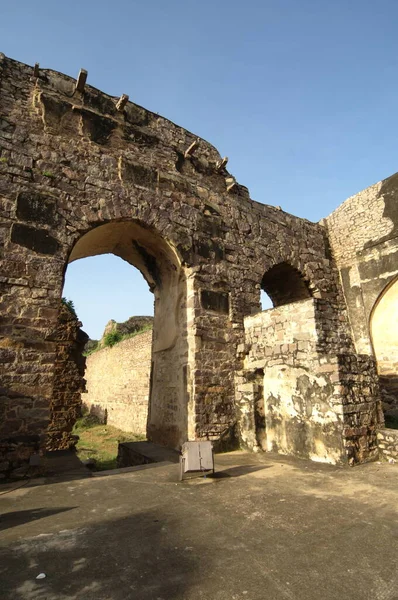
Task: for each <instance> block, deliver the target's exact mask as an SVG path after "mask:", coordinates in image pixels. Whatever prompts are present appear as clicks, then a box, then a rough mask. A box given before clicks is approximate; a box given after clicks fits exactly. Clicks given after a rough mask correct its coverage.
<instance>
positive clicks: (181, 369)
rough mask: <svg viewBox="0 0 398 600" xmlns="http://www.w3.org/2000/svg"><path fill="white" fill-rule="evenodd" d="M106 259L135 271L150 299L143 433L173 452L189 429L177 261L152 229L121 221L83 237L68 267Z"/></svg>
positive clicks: (180, 279)
mask: <svg viewBox="0 0 398 600" xmlns="http://www.w3.org/2000/svg"><path fill="white" fill-rule="evenodd" d="M109 253H112V254H115V255H116V256H119V257H120V258H122V259H123V260H125V261H127V262H128V263H130V264H131V265H133V266H134V267H136V268H137V269H139V270H140V271H141V273H142V274H143V276H144V278H145V279H146V281H147V283H148V285H149V287H150V289H151V291H152V292H153V294H154V327H153V341H152V364H151V386H150V399H149V410H148V424H147V433H148V438H149V439H151V440H152V441H154V442H157V443H160V444H164V445H167V446H170V447H176V448H177V447H179V445H180V444H181V443H182V442H183V441H185V440H186V439H187V423H188V401H187V400H188V389H187V385H188V382H187V377H186V372H187V357H188V348H187V335H186V318H185V317H184V316H183V315H184V310H182V309H183V307H185V303H186V280H185V276H184V272H183V269H181V264H180V260H179V257H178V255H177V253H176V251H175V249H174V248H173V247H172V245H171V244H170V243H168V242H166V241H165V240H164V239H163V238H162V237H161V236H160V235H159V234H158V233H157V232H155V231H154V230H153V229H148V228H147V227H144V226H143V225H142V224H140V223H138V222H136V221H133V220H123V221H111V222H109V223H105V224H102V225H99V226H97V227H95V228H93V229H91V230H90V231H88V232H87V233H85V234H84V235H83V236H82V237H81V238H80V239H79V240H78V241H77V242H76V244H75V245H74V247H73V249H72V251H71V253H70V256H69V261H68V263H71V262H73V261H75V260H78V259H82V258H86V257H88V256H96V255H100V254H109ZM104 278H106V273H104Z"/></svg>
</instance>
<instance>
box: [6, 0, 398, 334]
mask: <svg viewBox="0 0 398 600" xmlns="http://www.w3.org/2000/svg"><path fill="white" fill-rule="evenodd" d="M397 28H398V2H397V1H396V0H378V1H376V0H333V1H332V0H262V1H260V0H246V2H242V1H237V0H201V1H196V2H194V1H193V0H168V1H166V0H163V1H162V0H141V1H134V0H118V2H114V3H111V2H109V1H107V2H104V1H103V0H96V1H95V2H94V1H92V0H84V1H79V2H77V1H76V0H69V1H68V2H56V1H55V0H52V1H51V2H49V1H47V0H37V2H32V1H29V2H28V1H27V0H15V2H13V3H12V2H8V3H5V2H3V3H2V7H1V16H0V51H2V52H4V53H5V54H6V55H7V56H10V57H12V58H15V59H17V60H20V61H22V62H26V63H28V64H34V63H35V62H39V63H40V65H41V66H42V67H43V68H45V67H48V68H53V69H55V70H58V71H62V72H65V73H67V74H69V75H72V76H76V75H77V73H78V71H79V69H80V68H81V67H83V68H85V69H87V70H88V73H89V75H88V82H89V83H90V84H92V85H94V86H95V87H98V88H100V89H102V90H103V91H105V92H107V93H109V94H112V95H118V94H122V93H126V94H129V96H130V99H131V100H132V101H134V102H136V103H138V104H141V105H143V106H145V107H146V108H149V109H150V110H153V111H155V112H158V113H160V114H162V115H164V116H165V117H167V118H169V119H171V120H172V121H175V122H176V123H178V124H179V125H181V126H183V127H185V128H187V129H189V130H191V131H193V132H194V133H196V134H198V135H199V136H201V137H203V138H205V139H207V140H208V141H209V142H211V143H213V144H214V145H215V146H216V147H217V148H218V150H219V151H220V153H221V154H222V155H223V156H224V155H227V156H228V157H229V159H230V160H229V165H228V168H229V170H230V171H231V172H232V173H233V174H234V175H235V177H236V178H237V179H238V181H239V182H241V183H242V184H244V185H246V186H247V187H248V188H249V190H250V193H251V197H252V198H253V199H255V200H257V201H259V202H264V203H268V204H274V205H280V206H282V208H283V209H284V210H286V211H288V212H291V213H293V214H296V215H299V216H301V217H306V218H308V219H310V220H313V221H317V220H319V219H320V218H321V217H323V216H326V215H327V214H329V213H330V212H332V210H333V209H334V208H336V207H337V206H338V205H339V204H340V203H341V202H342V201H343V200H344V199H345V198H347V197H348V196H350V195H352V194H354V193H356V192H358V191H360V190H361V189H363V188H365V187H367V186H368V185H370V184H372V183H374V182H376V181H378V180H380V179H382V178H384V177H387V176H388V175H390V174H392V173H394V172H396V171H397V170H398V169H397V164H398V152H397V139H398V108H397V107H398V34H397V31H398V29H397ZM89 260H91V263H90V265H89V263H88V261H89ZM101 260H104V259H85V261H87V265H86V267H84V264H85V261H82V263H81V268H82V269H83V272H84V273H85V274H84V273H83V275H81V274H80V275H78V273H77V271H79V270H80V269H79V268H78V267H77V263H76V264H75V266H74V265H71V266H70V268H69V273H68V275H67V284H66V288H65V293H66V294H67V295H68V296H69V297H71V298H73V300H74V301H75V304H76V306H77V309H78V312H79V314H80V316H81V318H82V320H83V321H84V325H85V327H86V329H87V330H88V333H90V335H92V336H98V335H100V330H101V329H102V328H103V325H104V323H105V322H106V321H107V320H108V319H110V318H112V317H113V318H115V319H117V320H121V319H124V318H127V317H128V316H130V315H131V314H138V313H147V314H149V313H150V312H151V309H152V297H151V295H149V296H148V300H147V301H145V300H144V292H143V291H142V290H141V289H140V288H139V287H138V281H141V283H142V284H143V290H144V291H145V288H146V287H147V286H146V284H145V282H144V281H143V279H142V277H141V276H140V275H138V276H135V275H134V270H133V269H132V268H131V267H128V265H123V263H122V261H120V259H119V260H118V263H115V266H113V267H112V270H113V272H112V277H113V276H114V277H115V281H113V280H111V277H110V273H109V275H107V277H109V280H110V281H112V282H109V285H108V288H109V290H110V291H111V292H114V291H115V284H117V287H118V290H119V289H120V288H121V287H122V283H121V279H122V278H124V275H122V271H120V272H119V271H118V269H123V268H124V267H125V266H126V267H127V269H126V273H128V274H130V277H129V276H128V277H127V279H129V280H130V281H129V284H130V287H129V288H127V289H126V290H125V291H120V296H121V299H122V300H121V302H122V305H121V306H119V300H117V299H114V300H112V299H110V298H108V299H106V298H105V297H104V294H105V295H106V296H107V292H106V290H104V285H103V284H104V277H103V275H104V269H105V268H106V269H109V263H107V265H108V266H107V265H105V266H104V265H103V264H102V263H101ZM114 260H115V261H116V259H114ZM101 264H102V266H101ZM116 264H120V265H121V266H120V267H119V266H118V267H116ZM115 269H116V271H115ZM88 272H90V278H92V281H91V283H90V285H88V283H87V273H88ZM95 272H96V273H97V275H98V278H99V280H100V282H102V286H101V291H99V289H98V285H97V284H96V283H95V282H94V273H95ZM124 272H125V271H123V273H124ZM126 297H128V298H130V299H131V302H129V303H128V306H126V304H125V303H124V304H123V298H126ZM100 298H101V300H100ZM136 299H140V300H141V301H142V302H144V305H145V306H148V308H147V309H145V306H144V307H142V306H143V305H142V304H138V305H136V304H135V301H136ZM100 302H101V305H102V304H104V309H101V310H100V307H98V310H97V308H96V307H95V303H98V304H99V303H100ZM136 306H137V308H136ZM104 310H105V312H106V316H105V312H104ZM101 319H102V320H101Z"/></svg>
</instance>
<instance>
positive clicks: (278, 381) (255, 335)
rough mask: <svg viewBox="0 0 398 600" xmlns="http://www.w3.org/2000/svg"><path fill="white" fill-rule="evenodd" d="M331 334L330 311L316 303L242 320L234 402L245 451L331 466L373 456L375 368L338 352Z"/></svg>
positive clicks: (376, 417)
mask: <svg viewBox="0 0 398 600" xmlns="http://www.w3.org/2000/svg"><path fill="white" fill-rule="evenodd" d="M335 332H336V329H335V325H334V314H333V311H331V310H330V308H329V307H328V306H327V305H325V303H324V302H323V301H321V300H316V299H309V300H302V301H300V302H294V303H291V304H287V305H285V306H281V307H278V308H274V309H270V310H266V311H263V312H261V313H258V314H257V315H253V316H249V317H246V318H245V344H244V345H241V346H240V347H239V348H238V351H239V352H240V353H242V354H243V356H244V369H243V371H241V372H240V373H238V374H237V376H236V386H237V400H236V401H237V406H238V410H239V413H240V430H241V438H242V441H243V443H244V444H245V445H246V446H248V447H249V448H253V449H262V450H267V451H276V452H280V453H282V454H295V455H297V456H301V457H303V458H310V459H312V460H316V461H323V462H330V463H337V462H347V461H348V462H349V464H354V463H355V462H358V461H364V460H369V459H372V458H376V457H377V441H376V435H377V431H378V429H379V423H380V422H381V421H382V416H381V405H380V401H379V395H378V386H377V383H375V373H374V371H373V370H372V367H373V364H372V363H371V361H369V360H368V359H367V357H365V358H364V359H362V360H361V359H360V357H357V356H355V355H353V354H350V353H341V352H339V349H340V342H339V339H338V336H336V334H335ZM259 387H260V391H259ZM259 393H260V395H261V399H262V405H261V399H260V397H259ZM259 403H260V405H259ZM259 409H260V411H261V412H263V415H264V418H263V423H262V424H261V418H259ZM260 416H261V415H260ZM259 427H260V429H261V428H263V430H262V431H261V430H260V431H259ZM259 438H260V439H259Z"/></svg>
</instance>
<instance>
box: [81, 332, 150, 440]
mask: <svg viewBox="0 0 398 600" xmlns="http://www.w3.org/2000/svg"><path fill="white" fill-rule="evenodd" d="M151 346H152V331H151V330H150V331H145V332H143V333H140V334H138V335H136V336H134V337H132V338H129V339H127V340H123V341H122V342H119V343H118V344H115V345H114V346H112V347H111V348H102V349H101V350H97V351H96V352H93V353H92V354H90V356H88V357H87V359H86V372H85V379H86V389H87V393H85V394H83V395H82V401H83V406H85V407H86V408H88V409H89V411H90V413H92V414H95V415H96V416H98V417H99V418H100V419H101V420H103V421H104V422H106V423H107V424H109V425H113V426H114V427H118V428H119V429H121V430H122V431H128V432H132V433H137V434H141V435H146V426H147V417H148V402H149V381H150V371H151Z"/></svg>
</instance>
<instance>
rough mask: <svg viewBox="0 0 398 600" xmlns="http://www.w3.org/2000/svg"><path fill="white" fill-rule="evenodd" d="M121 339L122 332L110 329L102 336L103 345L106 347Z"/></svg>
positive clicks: (110, 346)
mask: <svg viewBox="0 0 398 600" xmlns="http://www.w3.org/2000/svg"><path fill="white" fill-rule="evenodd" d="M121 341H122V334H121V333H119V332H118V331H110V332H109V333H107V334H106V336H105V337H104V346H105V347H106V348H108V347H109V348H112V346H114V345H115V344H117V343H118V342H121Z"/></svg>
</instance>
